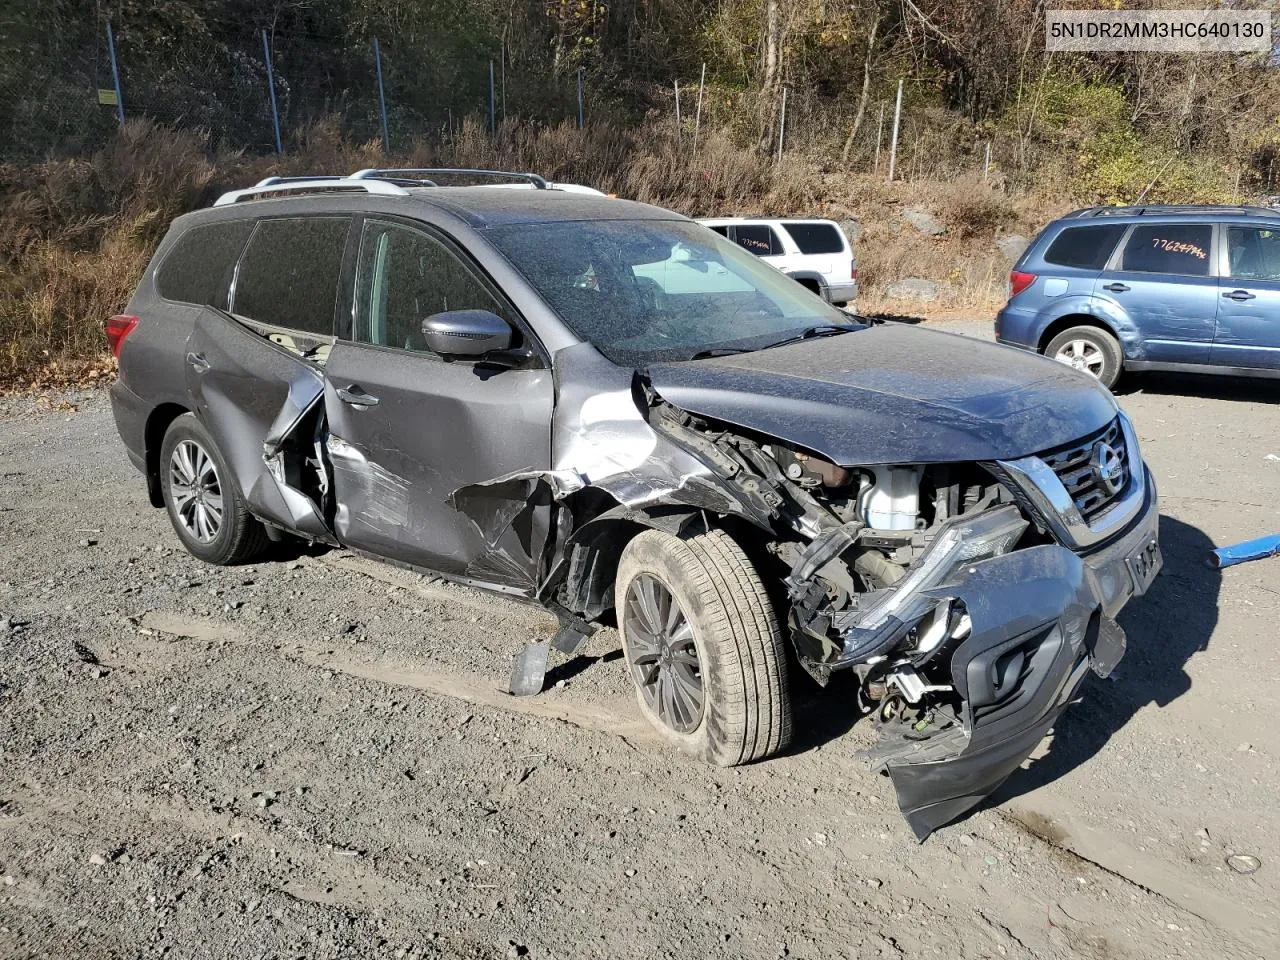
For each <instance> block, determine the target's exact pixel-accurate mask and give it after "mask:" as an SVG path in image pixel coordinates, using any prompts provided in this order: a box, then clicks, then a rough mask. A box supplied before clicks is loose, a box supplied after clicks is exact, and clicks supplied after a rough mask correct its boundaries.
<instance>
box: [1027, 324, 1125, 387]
mask: <svg viewBox="0 0 1280 960" xmlns="http://www.w3.org/2000/svg"><path fill="white" fill-rule="evenodd" d="M1044 355H1045V356H1046V357H1049V358H1050V359H1052V360H1057V361H1058V362H1059V363H1065V364H1066V365H1067V366H1069V367H1072V368H1074V369H1076V370H1080V371H1083V372H1084V373H1088V374H1092V375H1093V376H1095V377H1097V378H1098V379H1099V380H1100V381H1102V385H1103V386H1104V387H1106V388H1107V389H1110V388H1111V387H1113V386H1115V383H1116V381H1117V380H1119V379H1120V373H1121V371H1122V370H1123V369H1124V353H1123V352H1122V351H1121V349H1120V342H1119V341H1118V340H1116V338H1115V337H1113V336H1112V335H1111V334H1110V333H1108V332H1107V331H1106V330H1100V329H1098V328H1097V327H1084V326H1081V327H1071V328H1069V329H1067V330H1063V331H1062V332H1061V333H1060V334H1058V335H1057V336H1056V337H1054V338H1053V339H1052V340H1050V341H1049V345H1048V346H1047V347H1045V349H1044Z"/></svg>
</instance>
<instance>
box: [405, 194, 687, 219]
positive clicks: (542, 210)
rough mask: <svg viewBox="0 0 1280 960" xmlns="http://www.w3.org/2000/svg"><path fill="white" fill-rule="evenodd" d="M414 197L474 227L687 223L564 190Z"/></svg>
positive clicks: (642, 206)
mask: <svg viewBox="0 0 1280 960" xmlns="http://www.w3.org/2000/svg"><path fill="white" fill-rule="evenodd" d="M408 192H409V194H410V195H411V196H412V198H413V199H415V200H419V201H421V202H423V203H428V204H430V205H431V206H433V207H439V208H440V209H442V210H446V211H448V212H449V213H452V214H453V215H454V216H457V217H459V218H461V219H463V220H465V221H467V222H468V223H469V224H471V226H473V227H477V228H479V229H483V228H485V227H498V226H507V225H510V224H517V223H555V222H562V221H571V220H683V219H685V218H684V217H682V216H681V215H680V214H678V213H674V212H672V211H670V210H665V209H663V208H662V207H655V206H651V205H649V204H647V203H636V202H634V201H631V200H614V199H612V198H610V197H600V196H594V195H592V194H586V193H571V192H569V191H562V190H554V189H553V190H505V189H503V188H502V187H419V188H414V189H411V190H409V191H408Z"/></svg>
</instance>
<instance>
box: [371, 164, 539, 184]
mask: <svg viewBox="0 0 1280 960" xmlns="http://www.w3.org/2000/svg"><path fill="white" fill-rule="evenodd" d="M418 174H426V175H427V176H431V177H435V176H440V175H441V174H444V175H450V174H453V175H457V176H468V177H500V178H502V179H504V180H524V181H526V182H528V183H531V184H533V185H534V186H535V187H537V188H538V189H539V190H546V189H547V181H546V180H545V179H543V178H542V177H540V176H538V175H537V174H536V173H512V172H511V171H508V170H473V169H469V168H467V167H403V168H400V169H394V170H379V169H376V168H373V167H370V168H369V169H367V170H357V171H356V172H355V173H353V174H351V176H350V178H349V179H352V180H390V181H392V182H393V183H394V182H401V183H412V182H418V183H421V184H424V185H427V186H433V187H434V186H436V183H435V181H433V180H428V179H426V178H424V177H420V176H418Z"/></svg>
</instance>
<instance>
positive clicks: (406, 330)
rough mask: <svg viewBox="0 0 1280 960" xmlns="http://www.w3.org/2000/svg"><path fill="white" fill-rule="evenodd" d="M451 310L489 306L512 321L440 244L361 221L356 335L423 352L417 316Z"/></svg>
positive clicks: (401, 228)
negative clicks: (362, 226) (362, 228)
mask: <svg viewBox="0 0 1280 960" xmlns="http://www.w3.org/2000/svg"><path fill="white" fill-rule="evenodd" d="M450 310H488V311H490V312H492V313H496V314H497V315H498V316H500V317H502V318H503V319H505V320H507V321H508V322H510V321H511V317H510V316H508V311H507V310H506V309H505V308H504V307H503V306H502V304H500V303H499V302H498V300H497V298H495V297H494V296H493V294H491V293H490V292H489V290H488V288H486V287H485V285H484V284H483V283H481V281H480V279H479V278H478V277H477V276H476V275H475V274H474V273H473V272H472V270H471V268H470V267H468V266H467V265H466V264H465V263H463V262H462V261H461V260H460V259H459V258H458V257H457V255H455V254H454V252H453V251H452V250H450V249H449V248H448V247H447V246H446V245H445V244H444V243H442V242H440V241H439V240H437V239H436V238H434V237H432V236H430V235H429V234H426V233H424V232H422V231H420V230H414V229H413V228H411V227H406V226H403V225H402V224H397V223H388V222H386V221H378V220H367V221H365V225H364V231H363V234H362V236H361V238H360V263H359V267H358V269H357V277H356V315H355V339H356V340H357V341H358V342H360V343H371V344H375V345H376V346H380V347H399V348H401V349H404V350H418V351H421V352H423V353H428V352H430V351H429V350H428V348H427V344H426V340H425V338H424V337H423V336H422V321H423V320H425V319H426V318H427V317H430V316H434V315H435V314H437V313H445V312H447V311H450Z"/></svg>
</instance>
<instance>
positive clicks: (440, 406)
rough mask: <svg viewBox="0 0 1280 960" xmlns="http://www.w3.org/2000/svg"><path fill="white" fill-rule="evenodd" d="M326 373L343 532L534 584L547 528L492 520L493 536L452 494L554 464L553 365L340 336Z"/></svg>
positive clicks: (509, 582)
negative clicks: (481, 359) (427, 351)
mask: <svg viewBox="0 0 1280 960" xmlns="http://www.w3.org/2000/svg"><path fill="white" fill-rule="evenodd" d="M325 374H326V379H327V380H328V383H327V386H326V389H325V408H326V410H327V411H328V415H329V431H330V436H329V441H328V448H329V458H330V462H331V463H332V464H333V473H334V492H335V494H336V497H337V503H338V512H337V517H336V520H335V528H336V531H337V534H338V538H339V540H341V541H342V542H343V543H344V544H345V545H347V546H350V547H356V548H359V549H362V550H367V551H369V552H371V553H375V554H378V555H379V556H384V557H389V558H391V559H394V560H401V561H404V562H406V563H412V564H415V565H418V566H424V567H428V568H430V569H432V570H439V571H441V572H443V573H447V574H451V575H454V576H459V577H465V578H467V579H471V580H476V581H479V582H483V583H489V584H493V585H498V586H507V587H510V588H513V589H515V590H517V591H519V592H521V593H528V592H531V590H532V586H533V580H534V577H535V571H536V568H537V560H538V558H537V557H535V556H534V554H537V553H540V548H539V545H538V542H539V540H540V539H541V538H540V537H537V536H522V531H521V530H520V529H518V528H519V525H518V524H517V525H516V527H515V528H507V529H501V528H495V529H494V531H492V532H495V533H499V532H500V533H501V534H502V535H501V536H500V537H498V538H497V539H496V540H495V541H494V542H490V540H489V538H488V536H487V535H488V534H489V533H490V532H491V531H489V530H482V529H481V527H480V526H479V525H478V524H477V523H476V522H475V521H474V520H472V519H471V517H470V516H468V515H467V514H465V513H461V512H459V511H458V510H457V509H456V508H455V507H454V505H453V503H452V500H451V494H452V493H453V492H454V491H455V490H457V489H458V488H460V487H465V486H468V485H470V484H475V483H482V482H484V481H486V480H490V479H493V478H494V477H497V476H501V475H503V474H507V473H513V472H516V471H520V470H545V469H548V467H549V460H550V423H551V402H552V384H551V371H549V370H495V369H494V368H492V367H489V368H488V369H485V368H483V367H479V366H477V365H475V364H470V363H445V362H444V361H442V360H439V359H437V358H435V357H431V356H426V355H423V354H419V353H411V352H408V351H404V350H386V349H378V348H376V347H369V346H363V345H360V344H353V343H346V342H339V343H338V344H337V345H336V346H335V347H334V349H333V352H332V354H330V356H329V362H328V364H327V366H326V367H325ZM361 401H363V402H361ZM547 509H548V510H549V507H548V508H547ZM530 521H531V522H533V523H545V522H546V518H545V517H541V518H533V517H531V518H530Z"/></svg>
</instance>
